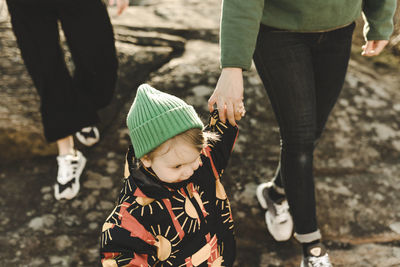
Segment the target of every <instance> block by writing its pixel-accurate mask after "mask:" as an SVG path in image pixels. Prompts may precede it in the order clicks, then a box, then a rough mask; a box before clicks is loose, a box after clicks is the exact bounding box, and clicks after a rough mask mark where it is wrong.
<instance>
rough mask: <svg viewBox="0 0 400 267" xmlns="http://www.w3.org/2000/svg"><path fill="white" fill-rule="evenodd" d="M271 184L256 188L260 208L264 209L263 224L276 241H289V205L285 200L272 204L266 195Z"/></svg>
mask: <svg viewBox="0 0 400 267" xmlns="http://www.w3.org/2000/svg"><path fill="white" fill-rule="evenodd" d="M272 186H273V184H272V183H271V182H268V183H262V184H260V185H259V186H258V187H257V192H256V194H257V199H258V202H259V203H260V205H261V207H263V208H264V209H266V210H267V211H266V212H265V222H266V223H267V228H268V231H269V232H270V234H271V235H272V237H273V238H274V239H275V240H276V241H286V240H289V239H290V237H291V236H292V233H293V219H292V216H291V215H290V212H289V204H288V202H287V200H286V199H285V198H283V199H281V200H280V201H278V202H274V201H273V200H272V199H271V198H270V197H269V195H268V191H269V188H271V187H272Z"/></svg>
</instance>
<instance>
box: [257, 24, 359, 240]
mask: <svg viewBox="0 0 400 267" xmlns="http://www.w3.org/2000/svg"><path fill="white" fill-rule="evenodd" d="M354 26H355V24H354V23H353V24H351V25H349V26H346V27H344V28H340V29H337V30H332V31H328V32H318V33H298V32H289V31H282V30H278V29H274V28H270V27H267V26H264V25H261V28H260V31H259V34H258V39H257V45H256V49H255V53H254V62H255V65H256V68H257V71H258V73H259V75H260V77H261V79H262V81H263V84H264V87H265V89H266V91H267V94H268V96H269V98H270V101H271V104H272V108H273V110H274V113H275V116H276V119H277V121H278V124H279V128H280V135H281V157H280V164H279V167H278V170H277V172H276V173H277V175H276V177H275V178H274V182H275V184H276V185H277V186H280V187H283V188H284V189H285V193H286V197H287V199H288V202H289V206H290V210H291V214H292V216H293V220H294V225H295V231H296V233H297V234H309V233H313V232H316V231H317V230H318V226H317V219H316V207H315V206H316V205H315V188H314V177H313V152H314V144H315V142H316V140H317V139H318V138H319V137H320V136H321V133H322V131H323V129H324V126H325V123H326V121H327V119H328V116H329V113H330V112H331V110H332V108H333V106H334V105H335V103H336V101H337V99H338V97H339V94H340V91H341V89H342V87H343V83H344V78H345V75H346V71H347V66H348V61H349V57H350V48H351V41H352V33H353V30H354Z"/></svg>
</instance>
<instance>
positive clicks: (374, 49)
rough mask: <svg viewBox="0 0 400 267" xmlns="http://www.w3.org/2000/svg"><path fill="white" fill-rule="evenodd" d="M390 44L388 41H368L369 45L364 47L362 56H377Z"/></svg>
mask: <svg viewBox="0 0 400 267" xmlns="http://www.w3.org/2000/svg"><path fill="white" fill-rule="evenodd" d="M388 42H389V41H387V40H376V41H367V43H366V44H365V45H363V46H362V49H363V52H362V53H361V55H363V56H367V57H373V56H377V55H379V54H380V53H381V52H382V50H383V48H385V46H386V45H387V44H388Z"/></svg>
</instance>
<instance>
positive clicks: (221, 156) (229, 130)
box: [205, 110, 239, 177]
mask: <svg viewBox="0 0 400 267" xmlns="http://www.w3.org/2000/svg"><path fill="white" fill-rule="evenodd" d="M205 130H206V131H210V132H212V133H216V134H217V135H218V139H217V140H216V141H210V142H209V144H208V146H207V148H206V154H207V156H208V157H209V158H210V160H211V164H212V166H213V168H214V171H216V172H217V173H216V174H218V176H219V177H220V176H221V175H222V173H223V171H224V169H225V168H226V166H227V165H228V161H229V158H230V155H231V154H232V150H233V147H234V145H235V142H236V139H237V136H238V133H239V129H238V127H237V126H232V125H231V124H230V123H229V122H228V121H226V123H223V122H222V121H221V120H220V119H219V115H218V110H214V111H213V112H212V113H211V114H210V118H209V122H208V124H207V126H206V128H205Z"/></svg>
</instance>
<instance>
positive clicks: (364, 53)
mask: <svg viewBox="0 0 400 267" xmlns="http://www.w3.org/2000/svg"><path fill="white" fill-rule="evenodd" d="M362 49H363V51H362V52H361V55H362V56H369V55H370V54H371V52H372V51H373V50H374V42H373V41H367V43H366V44H365V45H363V46H362Z"/></svg>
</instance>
